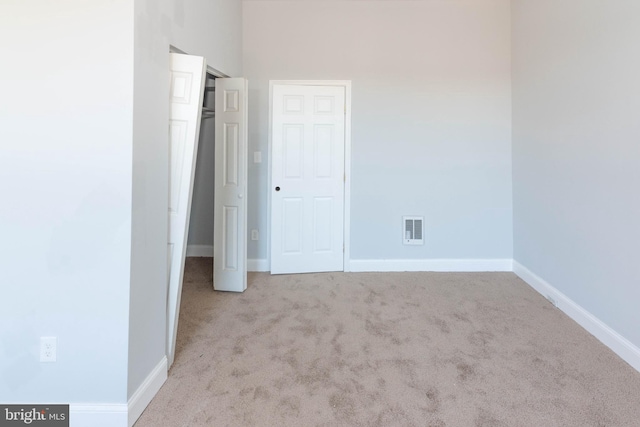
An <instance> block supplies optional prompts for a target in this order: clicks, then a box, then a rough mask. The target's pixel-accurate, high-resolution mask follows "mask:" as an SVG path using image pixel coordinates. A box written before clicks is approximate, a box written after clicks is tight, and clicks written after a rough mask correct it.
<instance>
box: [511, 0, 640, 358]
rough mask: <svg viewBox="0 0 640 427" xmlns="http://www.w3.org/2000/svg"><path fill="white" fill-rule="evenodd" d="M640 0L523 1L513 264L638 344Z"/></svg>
mask: <svg viewBox="0 0 640 427" xmlns="http://www.w3.org/2000/svg"><path fill="white" fill-rule="evenodd" d="M638 16H640V3H638V2H636V1H616V2H601V1H597V0H566V1H562V2H557V1H551V0H541V1H535V2H532V1H524V0H515V1H514V2H513V87H514V96H513V100H514V101H513V115H514V120H513V162H514V174H513V191H514V256H515V260H516V261H518V262H519V263H521V264H522V265H523V266H525V267H526V268H528V269H529V270H531V271H532V272H534V273H535V274H537V275H538V276H540V277H541V278H542V279H544V280H545V281H547V282H548V283H550V284H551V285H552V286H554V287H555V288H557V289H558V290H559V291H561V292H562V293H564V294H565V295H566V296H567V297H568V298H570V299H572V300H573V301H575V302H576V303H577V304H579V305H580V306H582V307H583V308H584V309H586V310H587V311H589V312H590V313H591V314H593V315H594V316H596V317H597V318H598V319H600V320H601V321H602V322H604V323H605V324H606V325H608V326H609V327H610V328H613V329H614V330H615V331H617V332H618V333H619V334H621V335H622V336H623V337H625V338H626V339H627V340H629V341H631V342H632V343H633V344H635V346H636V347H640V328H638V325H640V310H638V301H640V286H639V282H638V280H639V278H640V267H639V266H640V263H639V262H638V258H639V257H640V245H639V244H638V242H640V167H639V165H640V143H639V142H640V119H639V117H638V112H639V111H640V78H639V77H638V76H640V50H638V40H640V26H639V25H638V19H637V18H638Z"/></svg>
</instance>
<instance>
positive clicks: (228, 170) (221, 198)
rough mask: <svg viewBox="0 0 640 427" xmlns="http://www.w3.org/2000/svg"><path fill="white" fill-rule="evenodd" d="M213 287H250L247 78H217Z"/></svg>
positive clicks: (224, 288)
mask: <svg viewBox="0 0 640 427" xmlns="http://www.w3.org/2000/svg"><path fill="white" fill-rule="evenodd" d="M215 114H216V142H215V146H216V147H215V151H216V153H215V158H216V160H215V196H214V228H213V233H214V234H213V241H214V243H213V249H214V250H213V288H214V289H215V290H217V291H231V292H243V291H244V290H245V289H247V80H246V79H244V78H218V79H216V106H215Z"/></svg>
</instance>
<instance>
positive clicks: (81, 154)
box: [0, 0, 242, 410]
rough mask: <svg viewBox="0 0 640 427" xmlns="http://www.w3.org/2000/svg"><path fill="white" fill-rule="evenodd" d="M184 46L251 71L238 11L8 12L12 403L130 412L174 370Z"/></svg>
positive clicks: (228, 7) (2, 13)
mask: <svg viewBox="0 0 640 427" xmlns="http://www.w3.org/2000/svg"><path fill="white" fill-rule="evenodd" d="M170 44H172V45H174V46H176V47H178V48H180V49H182V50H183V51H185V52H188V53H192V54H198V55H203V56H205V57H207V60H208V62H209V64H210V65H212V66H214V67H215V68H217V69H219V70H221V71H223V72H226V73H227V74H230V75H238V74H240V71H241V67H242V64H241V53H240V49H241V5H240V2H239V1H236V0H220V1H205V0H201V1H197V2H191V3H189V5H187V4H185V3H184V2H182V1H170V0H165V1H163V2H155V1H142V0H136V1H131V0H109V1H106V0H105V1H103V0H96V1H92V2H89V3H87V2H84V1H72V0H70V1H67V2H64V4H59V3H55V4H54V3H52V2H49V1H31V2H21V1H14V0H10V1H4V2H2V5H1V7H0V47H1V48H2V52H3V57H4V58H5V60H4V61H3V67H2V70H1V71H0V72H1V73H2V78H1V79H0V84H1V85H2V87H1V89H2V94H3V95H2V98H1V99H2V102H1V103H0V113H1V114H0V117H1V118H2V125H1V126H0V141H1V144H2V145H1V147H0V149H1V151H2V155H1V156H0V176H1V178H2V179H1V180H0V193H1V194H2V195H3V204H2V206H3V207H2V208H0V227H1V228H0V236H2V241H3V246H2V249H0V263H1V266H0V267H1V268H0V271H2V277H1V279H0V280H2V292H3V294H2V302H3V304H2V310H0V343H1V349H2V350H1V351H0V401H2V402H4V403H11V402H21V403H24V402H33V403H37V402H47V403H53V402H60V403H72V404H81V403H88V404H101V403H108V404H126V403H127V400H128V398H130V397H131V396H132V394H133V393H134V392H135V391H136V390H137V389H138V387H139V386H140V384H142V382H143V380H144V379H145V378H146V377H147V376H148V375H149V374H150V373H151V372H152V370H153V369H154V368H155V367H156V366H158V364H159V363H160V362H161V360H162V358H163V357H164V354H165V334H166V329H165V328H166V324H165V316H166V314H165V310H166V291H167V288H166V286H167V277H166V276H167V275H166V270H167V254H166V242H167V206H168V203H167V199H168V140H167V124H168V91H169V88H168V63H169V62H168V61H169V55H168V54H169V46H170ZM36 100H38V101H37V102H36ZM40 336H57V337H58V361H57V362H56V363H50V364H41V363H40V362H39V359H38V356H39V337H40ZM125 407H126V406H125ZM107 410H108V409H107Z"/></svg>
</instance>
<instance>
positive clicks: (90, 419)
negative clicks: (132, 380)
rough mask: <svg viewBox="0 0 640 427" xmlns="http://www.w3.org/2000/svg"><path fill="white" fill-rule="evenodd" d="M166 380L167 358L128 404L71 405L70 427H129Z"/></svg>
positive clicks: (154, 370) (148, 377) (163, 359)
mask: <svg viewBox="0 0 640 427" xmlns="http://www.w3.org/2000/svg"><path fill="white" fill-rule="evenodd" d="M166 380H167V358H166V356H165V357H163V358H162V360H161V361H160V363H158V365H157V366H156V367H155V368H154V369H153V371H151V373H150V374H149V376H147V378H146V379H145V380H144V381H143V382H142V384H141V385H140V387H138V389H137V390H136V391H135V393H133V396H131V399H129V402H128V403H122V404H111V405H108V404H104V405H101V404H95V405H94V404H71V405H69V426H70V427H131V426H132V425H133V424H134V423H135V422H136V420H137V419H138V418H139V417H140V415H142V412H143V411H144V409H145V408H146V407H147V405H148V404H149V403H150V402H151V399H153V397H154V396H155V395H156V393H158V390H160V387H162V384H164V382H165V381H166Z"/></svg>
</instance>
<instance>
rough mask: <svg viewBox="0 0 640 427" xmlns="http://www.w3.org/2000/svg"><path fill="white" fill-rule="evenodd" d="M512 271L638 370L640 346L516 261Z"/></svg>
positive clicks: (639, 365)
mask: <svg viewBox="0 0 640 427" xmlns="http://www.w3.org/2000/svg"><path fill="white" fill-rule="evenodd" d="M513 272H514V273H515V274H517V275H518V276H519V277H520V278H521V279H522V280H524V281H525V282H526V283H527V284H528V285H529V286H531V287H532V288H533V289H535V290H536V291H538V292H539V293H540V295H542V296H543V297H545V298H547V299H548V298H549V297H551V298H552V299H553V300H554V301H555V303H556V306H557V307H558V308H559V309H560V310H562V311H563V312H564V313H565V314H566V315H567V316H569V317H570V318H572V319H573V320H574V321H575V322H576V323H578V324H579V325H580V326H582V327H583V328H584V329H586V330H587V331H588V332H589V333H591V334H592V335H593V336H594V337H596V338H597V339H598V340H600V341H601V342H602V343H603V344H604V345H606V346H607V347H609V348H610V349H611V350H613V352H614V353H616V354H617V355H618V356H620V357H621V358H622V359H623V360H624V361H626V362H627V363H628V364H629V365H631V366H632V367H633V368H635V369H636V370H637V371H639V372H640V348H638V347H636V346H635V345H634V344H633V343H631V342H630V341H629V340H627V339H626V338H625V337H623V336H622V335H620V334H619V333H617V332H616V331H614V330H613V329H611V328H610V327H609V326H607V325H606V324H604V323H603V322H602V321H601V320H600V319H598V318H597V317H595V316H594V315H593V314H591V313H589V312H588V311H587V310H585V309H584V308H582V307H581V306H580V305H578V304H576V303H575V302H574V301H573V300H572V299H571V298H569V297H567V296H566V295H565V294H563V293H562V292H560V291H559V290H558V289H556V288H555V287H553V286H552V285H551V284H549V283H548V282H547V281H545V280H544V279H542V278H541V277H539V276H537V275H536V274H535V273H533V272H531V271H530V270H529V269H528V268H526V267H525V266H523V265H522V264H520V263H519V262H517V261H513Z"/></svg>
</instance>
